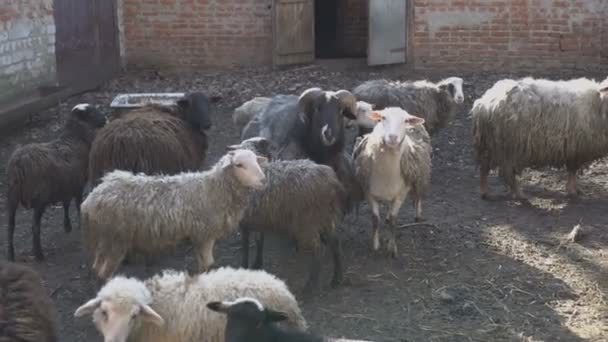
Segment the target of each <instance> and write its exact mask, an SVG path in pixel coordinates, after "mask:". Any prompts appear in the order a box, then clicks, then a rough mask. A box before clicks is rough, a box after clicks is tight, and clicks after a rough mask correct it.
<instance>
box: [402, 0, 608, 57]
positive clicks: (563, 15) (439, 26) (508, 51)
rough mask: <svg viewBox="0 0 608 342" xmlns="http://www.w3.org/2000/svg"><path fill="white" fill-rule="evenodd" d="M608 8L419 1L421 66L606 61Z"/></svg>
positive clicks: (579, 3)
mask: <svg viewBox="0 0 608 342" xmlns="http://www.w3.org/2000/svg"><path fill="white" fill-rule="evenodd" d="M607 8H608V1H606V0H569V1H566V0H502V1H500V0H414V16H415V23H414V32H413V46H411V47H412V48H413V49H414V50H413V53H414V62H415V66H416V68H426V67H433V68H437V67H444V66H445V67H452V66H457V67H463V68H467V67H474V68H479V67H484V68H496V67H506V68H513V67H515V68H517V67H528V66H534V67H539V66H540V67H589V66H593V65H597V64H598V63H599V62H600V61H601V60H602V58H603V59H604V63H606V62H607V59H608V58H607V57H606V51H607V50H608V38H606V37H607V36H608V19H607V18H606V17H607V16H608V10H607ZM602 33H603V34H602Z"/></svg>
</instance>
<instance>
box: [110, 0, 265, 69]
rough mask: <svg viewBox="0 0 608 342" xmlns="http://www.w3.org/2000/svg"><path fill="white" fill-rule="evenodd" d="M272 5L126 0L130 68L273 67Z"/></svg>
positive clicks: (241, 0) (234, 0)
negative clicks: (269, 65) (264, 65)
mask: <svg viewBox="0 0 608 342" xmlns="http://www.w3.org/2000/svg"><path fill="white" fill-rule="evenodd" d="M271 4H272V0H122V13H123V18H122V21H123V22H122V25H121V26H122V28H123V30H124V32H123V33H122V39H123V44H124V58H125V59H126V63H127V65H128V66H149V65H154V66H161V67H163V66H164V67H167V66H168V67H177V68H185V69H187V68H194V67H225V66H230V65H233V64H234V65H263V64H270V63H271V61H272V22H271V18H272V10H271V9H270V8H269V6H270V5H271Z"/></svg>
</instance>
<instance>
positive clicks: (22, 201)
mask: <svg viewBox="0 0 608 342" xmlns="http://www.w3.org/2000/svg"><path fill="white" fill-rule="evenodd" d="M105 123H106V117H105V115H104V114H103V113H101V112H100V111H99V110H98V109H96V108H95V107H93V106H91V105H89V104H86V103H82V104H78V105H76V106H74V108H72V110H71V111H70V113H69V115H68V117H67V120H66V122H65V124H64V126H63V129H62V131H61V134H60V135H59V137H58V138H57V139H55V140H52V141H50V142H45V143H32V144H28V145H25V146H21V147H19V148H17V149H16V150H15V151H14V152H13V154H12V155H11V157H10V158H9V160H8V165H7V167H6V175H7V182H6V184H8V189H7V210H8V236H7V241H8V250H7V256H8V259H9V260H11V261H14V260H15V248H14V245H13V235H14V232H15V216H16V214H17V208H18V207H19V205H21V206H23V207H25V208H27V209H34V217H33V224H32V250H33V254H34V256H35V258H36V260H38V261H41V260H43V259H44V254H43V253H42V246H41V243H40V221H41V219H42V215H43V214H44V211H45V209H46V207H47V206H49V205H51V204H54V203H57V202H61V203H62V204H63V229H64V231H65V232H66V233H69V232H71V231H72V224H71V223H70V212H69V210H70V203H71V201H72V199H74V200H75V202H76V210H77V211H80V202H82V197H83V191H84V187H85V184H86V182H87V165H88V158H89V150H90V148H91V142H92V141H93V138H94V137H95V133H96V131H97V130H98V129H99V128H100V127H103V126H104V124H105Z"/></svg>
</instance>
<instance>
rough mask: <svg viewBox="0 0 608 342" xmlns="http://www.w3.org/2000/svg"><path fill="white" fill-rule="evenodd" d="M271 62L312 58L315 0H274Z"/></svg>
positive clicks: (292, 62)
mask: <svg viewBox="0 0 608 342" xmlns="http://www.w3.org/2000/svg"><path fill="white" fill-rule="evenodd" d="M273 10H274V12H273V41H274V51H273V64H274V65H276V66H280V65H293V64H305V63H312V62H313V61H314V60H315V3H314V0H275V1H274V9H273Z"/></svg>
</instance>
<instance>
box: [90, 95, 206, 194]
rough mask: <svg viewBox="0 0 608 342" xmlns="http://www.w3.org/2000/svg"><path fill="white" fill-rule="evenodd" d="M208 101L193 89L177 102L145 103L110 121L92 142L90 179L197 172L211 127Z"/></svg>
mask: <svg viewBox="0 0 608 342" xmlns="http://www.w3.org/2000/svg"><path fill="white" fill-rule="evenodd" d="M215 100H217V98H212V99H211V100H209V98H207V96H206V95H204V94H202V93H191V94H187V95H186V96H184V97H183V98H182V99H180V100H178V101H177V105H176V106H174V107H162V106H159V105H147V106H144V107H142V108H137V109H134V110H131V111H129V112H127V113H125V114H123V116H121V117H119V118H117V119H114V120H112V121H111V122H110V123H108V125H106V127H104V128H103V129H102V130H100V132H99V134H98V135H97V137H96V138H95V141H94V142H93V146H92V147H91V156H90V164H89V172H90V179H91V182H92V184H93V185H97V184H98V183H99V181H100V179H101V177H102V176H103V175H104V174H105V173H107V172H110V171H114V170H124V171H131V172H133V173H140V172H143V173H145V174H148V175H153V174H166V175H173V174H177V173H179V172H183V171H196V170H198V169H200V167H201V166H202V164H203V163H204V161H205V155H206V153H207V148H208V142H207V133H206V132H205V131H207V130H209V129H210V128H211V113H210V112H211V110H210V102H212V101H215Z"/></svg>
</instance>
